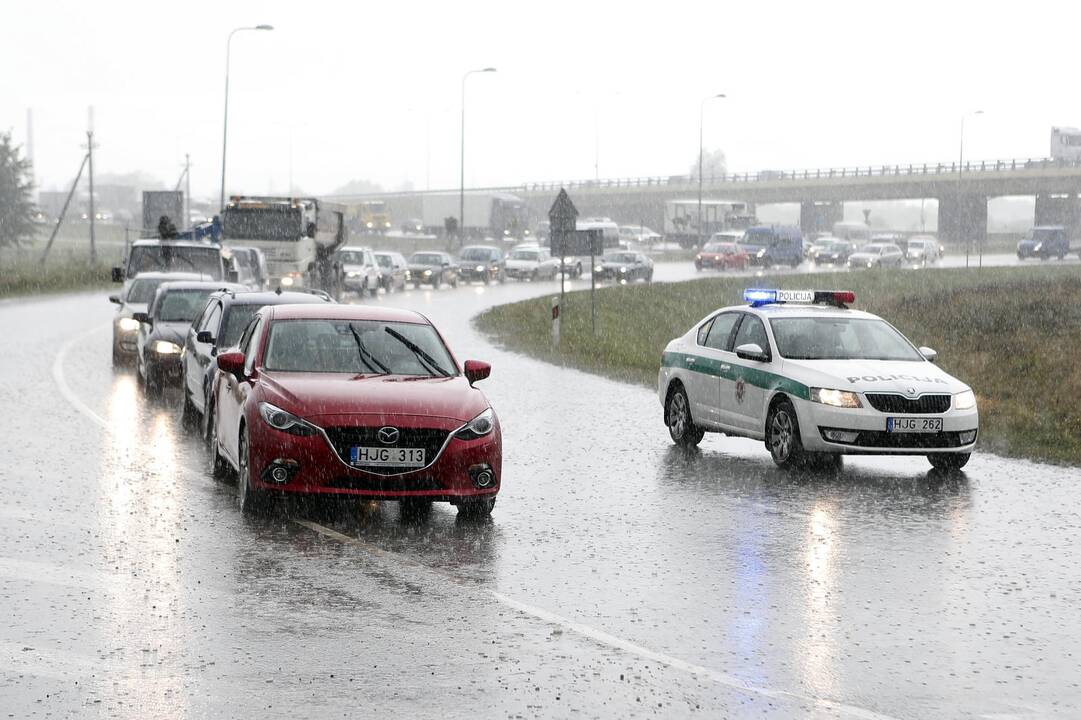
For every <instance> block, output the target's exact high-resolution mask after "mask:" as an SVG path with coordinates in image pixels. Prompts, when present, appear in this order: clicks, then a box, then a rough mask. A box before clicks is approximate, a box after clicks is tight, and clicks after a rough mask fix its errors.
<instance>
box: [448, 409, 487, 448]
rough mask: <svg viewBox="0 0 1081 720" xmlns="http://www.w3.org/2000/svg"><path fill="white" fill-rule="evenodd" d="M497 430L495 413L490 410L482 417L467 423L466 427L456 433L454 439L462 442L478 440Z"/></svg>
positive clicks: (482, 414)
mask: <svg viewBox="0 0 1081 720" xmlns="http://www.w3.org/2000/svg"><path fill="white" fill-rule="evenodd" d="M494 429H495V413H494V412H493V411H492V409H491V408H488V409H487V410H485V411H484V412H482V413H481V414H480V415H477V416H476V417H475V418H473V419H472V420H470V421H469V422H468V423H466V426H465V427H464V428H462V429H461V430H459V431H458V432H456V433H455V434H454V437H456V438H458V439H460V440H476V439H477V438H481V437H484V436H485V435H488V434H489V433H491V432H492V430H494Z"/></svg>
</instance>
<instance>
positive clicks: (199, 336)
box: [195, 330, 214, 345]
mask: <svg viewBox="0 0 1081 720" xmlns="http://www.w3.org/2000/svg"><path fill="white" fill-rule="evenodd" d="M195 342H201V343H204V344H206V345H213V344H214V336H213V335H211V334H210V331H209V330H200V331H199V332H198V333H196V335H195Z"/></svg>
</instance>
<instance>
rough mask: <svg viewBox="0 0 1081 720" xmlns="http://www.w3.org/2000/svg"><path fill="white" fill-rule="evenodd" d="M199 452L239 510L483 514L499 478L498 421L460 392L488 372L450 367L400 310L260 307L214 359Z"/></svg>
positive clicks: (441, 347)
mask: <svg viewBox="0 0 1081 720" xmlns="http://www.w3.org/2000/svg"><path fill="white" fill-rule="evenodd" d="M217 363H218V368H219V369H220V370H221V371H222V372H220V373H218V378H217V381H216V384H215V387H214V392H215V393H216V402H215V403H214V412H213V417H212V418H211V425H212V427H211V432H210V451H211V452H212V453H213V459H214V471H215V474H216V475H217V476H219V477H221V476H223V475H225V474H226V473H227V472H228V471H229V470H230V469H232V470H234V471H235V472H236V474H237V497H238V499H239V501H240V507H241V510H242V511H244V512H246V513H251V512H258V511H260V510H262V509H264V507H265V505H266V503H267V501H268V500H269V499H271V497H272V496H274V495H283V494H317V495H351V496H358V497H365V498H378V499H385V500H398V501H399V502H400V503H401V508H400V510H401V512H402V513H403V515H420V514H424V513H426V512H427V511H428V510H430V509H431V504H432V502H433V501H445V502H450V503H451V504H453V505H456V506H457V507H458V512H459V513H460V514H464V515H473V516H485V515H488V514H490V513H491V511H492V508H493V507H494V505H495V498H496V494H497V493H498V492H499V488H500V480H501V473H502V437H501V434H500V428H499V420H498V418H497V417H496V415H495V412H494V411H493V410H492V408H491V406H490V405H489V404H488V400H487V398H485V396H484V393H482V392H481V391H480V390H478V389H476V388H474V387H473V384H474V383H475V382H477V381H478V380H483V379H484V378H486V377H488V375H489V373H490V372H491V366H489V365H488V364H487V363H482V362H478V361H475V360H467V361H466V362H465V365H464V366H463V367H461V368H459V366H458V362H457V360H455V358H454V355H453V354H452V353H451V351H450V350H449V349H448V348H447V345H446V343H445V342H444V340H443V337H442V335H440V334H439V331H438V330H436V328H435V327H434V326H433V325H432V324H431V323H430V322H429V321H428V319H427V318H425V317H424V316H423V315H419V314H417V313H414V312H409V311H406V310H395V309H389V308H379V307H375V306H358V305H276V306H269V307H265V308H263V309H261V310H260V311H259V312H258V313H256V315H255V317H254V318H253V319H252V321H251V324H249V325H248V327H247V328H246V329H245V331H244V333H243V334H242V335H241V338H240V341H239V343H238V345H237V347H234V348H231V349H229V350H228V351H226V352H223V353H222V354H220V355H218V359H217Z"/></svg>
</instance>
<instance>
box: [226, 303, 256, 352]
mask: <svg viewBox="0 0 1081 720" xmlns="http://www.w3.org/2000/svg"><path fill="white" fill-rule="evenodd" d="M261 307H262V305H255V304H252V305H233V306H232V307H230V308H229V311H228V312H227V313H226V314H225V322H224V323H222V328H221V331H220V332H219V333H218V337H217V339H216V340H215V342H216V344H217V346H218V347H220V348H228V347H232V346H234V345H236V344H237V342H238V341H239V340H240V335H241V333H243V332H244V328H246V327H247V326H248V323H249V322H250V321H251V319H252V316H253V315H255V313H256V312H258V311H259V308H261Z"/></svg>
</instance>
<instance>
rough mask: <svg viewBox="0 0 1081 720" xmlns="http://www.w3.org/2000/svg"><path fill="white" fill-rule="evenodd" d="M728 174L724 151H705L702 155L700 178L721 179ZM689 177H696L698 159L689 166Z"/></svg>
mask: <svg viewBox="0 0 1081 720" xmlns="http://www.w3.org/2000/svg"><path fill="white" fill-rule="evenodd" d="M727 172H728V161H727V160H726V159H725V156H724V150H706V151H705V153H703V155H702V177H703V178H710V177H721V176H722V175H724V174H725V173H727ZM691 177H692V178H697V177H698V158H695V159H694V164H693V165H691Z"/></svg>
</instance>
